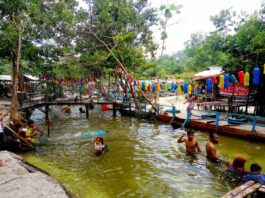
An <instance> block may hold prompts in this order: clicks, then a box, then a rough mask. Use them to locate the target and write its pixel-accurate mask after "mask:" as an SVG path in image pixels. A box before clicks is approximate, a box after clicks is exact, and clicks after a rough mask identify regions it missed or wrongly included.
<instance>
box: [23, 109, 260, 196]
mask: <svg viewBox="0 0 265 198" xmlns="http://www.w3.org/2000/svg"><path fill="white" fill-rule="evenodd" d="M72 110H73V112H72V113H71V114H70V115H65V114H64V113H63V112H61V111H60V109H59V108H56V107H53V108H52V109H51V112H50V117H51V120H52V129H51V137H50V141H49V142H48V143H45V144H43V145H39V146H38V147H37V149H36V151H34V152H30V153H26V154H23V157H24V158H25V160H26V161H28V162H29V163H31V164H33V165H35V166H37V167H39V168H41V169H43V170H45V171H46V172H48V173H49V174H50V175H51V176H52V177H53V178H55V179H56V180H57V181H59V182H60V183H61V184H63V185H64V186H65V187H66V188H67V189H68V190H69V191H70V192H71V193H72V194H73V196H74V197H81V198H94V197H95V198H101V197H102V198H110V197H111V198H112V197H159V198H160V197H200V198H203V197H220V196H222V195H223V194H224V193H226V192H228V191H229V190H231V189H232V188H234V187H235V185H236V184H234V183H233V182H231V181H230V180H228V179H227V178H225V177H224V174H223V172H222V171H221V170H217V169H216V168H215V167H213V166H212V165H211V164H209V162H207V161H206V159H205V156H203V155H200V156H198V159H196V160H192V159H190V158H189V157H187V156H185V148H184V144H178V143H177V142H176V137H175V136H174V135H173V134H172V133H171V132H172V128H171V126H168V125H166V124H163V123H159V122H157V121H156V122H154V121H153V122H151V121H146V120H139V119H136V118H129V117H127V116H125V117H121V116H119V115H118V116H116V117H113V116H112V112H111V111H109V112H102V111H101V110H100V109H99V107H97V108H95V109H94V110H93V111H90V117H89V119H86V118H85V116H84V115H80V114H79V112H78V107H77V106H76V107H73V109H72ZM33 119H35V120H36V122H37V123H38V125H39V126H40V128H43V129H44V125H43V124H44V122H43V118H42V115H41V113H40V112H39V113H37V114H35V115H33ZM98 129H103V130H105V131H106V132H107V133H106V134H105V135H104V136H103V137H104V140H105V143H107V145H108V148H109V152H107V153H106V154H103V155H101V156H97V155H95V154H94V152H93V150H92V144H93V141H94V139H85V138H82V133H86V132H88V131H92V130H98ZM196 137H197V139H198V140H199V141H200V144H201V148H202V150H203V152H204V153H205V144H206V142H207V141H208V135H207V133H203V132H198V133H196ZM217 149H218V153H219V155H220V156H222V157H223V158H225V159H228V160H229V161H232V159H233V158H234V157H235V156H238V155H240V156H243V157H245V158H246V159H247V164H246V168H247V169H249V165H250V164H251V163H253V162H256V163H260V164H261V165H262V166H263V167H265V160H264V150H265V145H264V144H261V143H252V142H248V141H245V140H239V139H236V138H229V137H223V136H221V137H220V138H219V144H218V145H217Z"/></svg>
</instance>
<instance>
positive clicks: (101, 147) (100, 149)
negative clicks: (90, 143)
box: [94, 137, 108, 154]
mask: <svg viewBox="0 0 265 198" xmlns="http://www.w3.org/2000/svg"><path fill="white" fill-rule="evenodd" d="M94 150H95V151H96V154H102V153H104V152H107V151H108V148H107V145H106V144H104V140H103V138H102V137H96V140H95V143H94Z"/></svg>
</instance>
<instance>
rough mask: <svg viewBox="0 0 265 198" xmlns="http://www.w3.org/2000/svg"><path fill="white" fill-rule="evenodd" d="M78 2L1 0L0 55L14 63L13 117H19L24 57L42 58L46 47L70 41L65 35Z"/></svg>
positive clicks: (28, 58)
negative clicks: (19, 81)
mask: <svg viewBox="0 0 265 198" xmlns="http://www.w3.org/2000/svg"><path fill="white" fill-rule="evenodd" d="M76 5H77V4H76V2H75V1H74V0H69V1H67V3H65V2H64V1H49V0H43V1H35V0H27V1H23V0H13V1H8V0H0V16H1V19H2V20H1V22H0V57H1V58H6V59H8V60H10V61H11V63H12V64H11V65H12V105H11V116H12V117H16V115H15V114H16V106H17V85H18V72H19V69H20V67H21V59H22V58H25V59H27V60H30V61H31V60H32V61H33V60H34V59H43V55H45V54H42V52H43V49H45V46H47V45H48V46H50V47H49V49H48V50H52V48H51V46H53V47H56V48H60V47H62V46H64V44H65V43H67V42H68V43H69V40H68V38H69V37H67V36H66V37H62V36H63V34H64V33H65V32H67V31H68V29H71V25H72V21H73V15H72V14H71V13H72V12H71V9H73V8H74V7H75V6H76ZM46 49H47V48H46ZM50 57H51V56H50V55H48V56H46V59H47V60H49V59H50Z"/></svg>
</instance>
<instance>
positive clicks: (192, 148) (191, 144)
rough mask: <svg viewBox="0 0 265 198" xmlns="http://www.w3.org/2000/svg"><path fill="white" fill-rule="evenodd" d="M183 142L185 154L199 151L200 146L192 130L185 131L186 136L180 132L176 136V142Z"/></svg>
mask: <svg viewBox="0 0 265 198" xmlns="http://www.w3.org/2000/svg"><path fill="white" fill-rule="evenodd" d="M182 142H185V146H186V152H187V154H191V155H192V154H195V153H196V152H197V153H201V148H200V145H199V142H198V141H197V140H196V139H195V138H194V132H193V131H188V132H187V137H185V134H182V135H180V136H179V138H178V143H182Z"/></svg>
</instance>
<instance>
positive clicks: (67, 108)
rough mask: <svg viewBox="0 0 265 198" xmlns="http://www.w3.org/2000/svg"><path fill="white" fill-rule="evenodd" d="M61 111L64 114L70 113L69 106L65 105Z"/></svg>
mask: <svg viewBox="0 0 265 198" xmlns="http://www.w3.org/2000/svg"><path fill="white" fill-rule="evenodd" d="M62 111H64V112H65V113H71V111H72V110H71V107H70V105H66V106H64V107H63V108H62Z"/></svg>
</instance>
